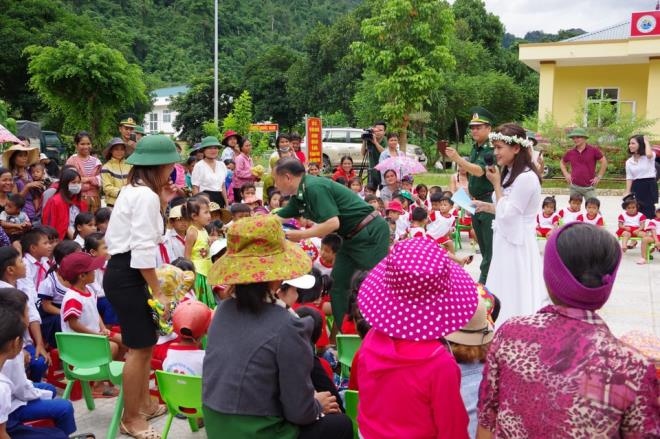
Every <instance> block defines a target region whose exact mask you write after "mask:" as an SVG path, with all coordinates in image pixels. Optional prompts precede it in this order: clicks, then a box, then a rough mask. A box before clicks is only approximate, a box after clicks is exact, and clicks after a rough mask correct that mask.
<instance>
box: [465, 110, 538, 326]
mask: <svg viewBox="0 0 660 439" xmlns="http://www.w3.org/2000/svg"><path fill="white" fill-rule="evenodd" d="M489 137H490V141H491V142H492V145H493V152H494V155H495V159H496V160H497V164H498V165H499V166H500V167H501V168H502V171H501V173H500V170H499V168H498V167H497V166H489V167H487V168H486V177H487V178H488V180H489V181H490V182H491V183H492V184H493V188H494V193H493V198H494V200H493V201H494V203H486V202H483V201H474V203H475V204H476V206H477V212H491V213H494V214H495V221H494V222H493V230H494V234H493V259H492V262H491V264H490V269H489V271H488V281H487V282H486V287H488V289H489V290H490V291H492V292H493V294H495V295H496V296H497V297H498V298H499V299H500V300H501V302H502V309H501V311H500V316H499V321H501V322H503V321H505V320H506V319H508V318H509V317H512V316H519V315H528V314H532V313H534V312H535V311H536V310H538V309H539V308H540V307H541V306H542V305H543V304H544V302H546V301H547V294H546V292H545V289H544V288H543V282H542V278H541V255H540V253H539V249H538V244H537V243H536V214H537V212H538V207H539V206H540V205H541V178H540V177H539V175H538V174H537V172H536V168H535V167H534V165H533V164H532V155H531V153H530V151H529V148H531V145H532V144H531V142H530V141H529V140H527V137H526V133H525V130H524V129H523V128H521V127H519V126H518V125H515V124H512V123H507V124H504V125H501V126H499V127H497V128H496V129H495V130H494V132H492V133H491V134H490V135H489Z"/></svg>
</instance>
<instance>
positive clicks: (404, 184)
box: [401, 175, 414, 193]
mask: <svg viewBox="0 0 660 439" xmlns="http://www.w3.org/2000/svg"><path fill="white" fill-rule="evenodd" d="M413 181H414V180H413V176H412V175H404V176H403V177H401V190H404V191H408V192H410V193H412V191H413Z"/></svg>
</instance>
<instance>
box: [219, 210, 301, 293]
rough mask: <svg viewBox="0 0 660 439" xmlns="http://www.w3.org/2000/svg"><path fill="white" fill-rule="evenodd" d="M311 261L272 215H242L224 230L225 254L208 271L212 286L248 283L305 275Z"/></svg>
mask: <svg viewBox="0 0 660 439" xmlns="http://www.w3.org/2000/svg"><path fill="white" fill-rule="evenodd" d="M311 269H312V260H311V259H310V258H309V257H308V256H307V255H306V254H305V252H304V251H303V250H302V249H301V248H300V247H299V246H298V245H297V244H295V243H293V242H290V241H287V240H286V237H285V235H284V229H283V228H282V224H281V223H280V221H279V219H278V218H277V217H276V216H274V215H260V216H254V217H248V218H242V219H240V220H238V221H236V222H234V223H233V224H232V226H231V227H230V228H229V230H228V231H227V253H225V255H224V256H222V257H221V258H220V259H218V260H217V261H216V262H215V263H214V264H213V267H212V268H211V271H210V273H209V282H210V283H211V285H216V284H221V285H234V284H251V283H255V282H269V281H274V280H285V279H294V278H297V277H300V276H302V275H304V274H308V273H309V272H310V271H311Z"/></svg>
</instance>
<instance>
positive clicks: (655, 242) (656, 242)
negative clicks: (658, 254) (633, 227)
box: [642, 208, 660, 263]
mask: <svg viewBox="0 0 660 439" xmlns="http://www.w3.org/2000/svg"><path fill="white" fill-rule="evenodd" d="M659 235H660V208H658V209H656V210H655V218H652V219H650V220H648V222H647V223H646V236H645V237H644V238H643V239H642V258H643V259H644V263H646V252H647V251H648V250H647V249H648V246H653V247H654V248H653V249H651V251H653V250H660V236H659Z"/></svg>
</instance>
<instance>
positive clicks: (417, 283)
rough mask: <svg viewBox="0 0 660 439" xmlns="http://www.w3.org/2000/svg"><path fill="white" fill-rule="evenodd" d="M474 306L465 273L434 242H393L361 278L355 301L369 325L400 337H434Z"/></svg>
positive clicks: (457, 323)
mask: <svg viewBox="0 0 660 439" xmlns="http://www.w3.org/2000/svg"><path fill="white" fill-rule="evenodd" d="M477 304H478V294H477V287H476V284H475V282H474V280H472V278H471V277H470V275H469V274H468V273H467V272H466V271H465V270H463V268H462V267H460V266H459V265H458V264H456V263H455V262H453V261H452V260H451V259H449V257H448V256H447V252H446V251H445V250H444V249H441V248H440V246H439V245H438V244H436V243H435V242H434V241H432V240H430V239H426V238H412V239H407V240H405V241H402V242H399V243H398V244H396V245H395V246H394V247H393V248H392V250H391V251H390V253H389V254H388V255H387V256H386V257H385V259H383V260H382V261H381V262H380V263H379V264H378V265H376V267H374V269H373V270H371V272H370V273H369V276H367V278H366V279H365V280H364V282H363V283H362V286H361V287H360V292H359V294H358V305H359V307H360V311H361V312H362V315H363V316H364V318H365V319H366V320H367V322H369V323H370V324H371V326H372V328H374V329H377V330H380V331H382V332H384V333H386V334H387V335H389V336H390V337H393V338H401V339H405V340H414V341H420V340H434V339H438V338H440V337H444V336H445V335H447V334H450V333H452V332H454V331H457V330H458V329H460V328H462V327H463V326H465V324H466V323H467V322H469V321H470V319H471V318H472V316H473V315H474V313H475V311H476V309H477Z"/></svg>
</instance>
